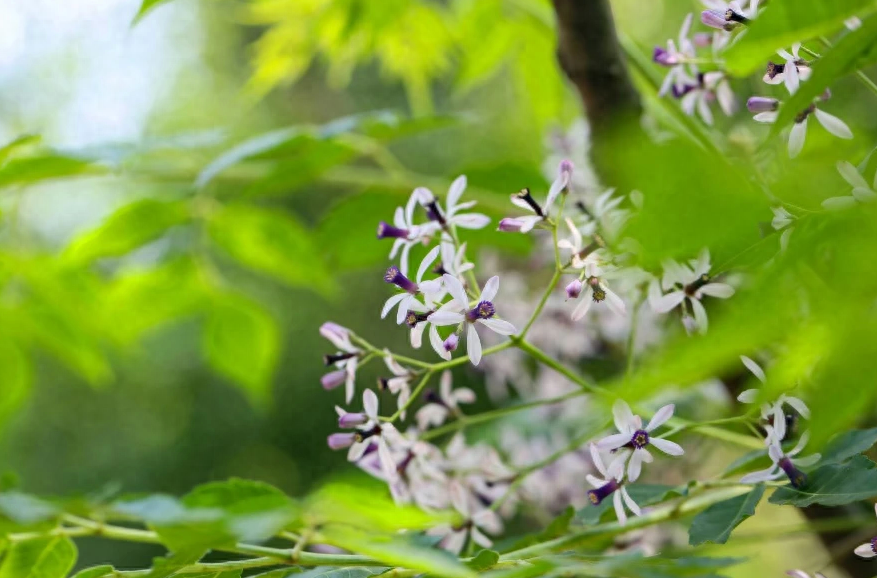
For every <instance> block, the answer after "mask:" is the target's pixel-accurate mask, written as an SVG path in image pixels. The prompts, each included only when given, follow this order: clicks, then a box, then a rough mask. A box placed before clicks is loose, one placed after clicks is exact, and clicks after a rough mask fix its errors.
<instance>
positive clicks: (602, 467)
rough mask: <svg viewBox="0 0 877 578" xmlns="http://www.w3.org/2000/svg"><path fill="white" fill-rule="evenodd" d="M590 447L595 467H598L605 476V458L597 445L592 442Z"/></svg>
mask: <svg viewBox="0 0 877 578" xmlns="http://www.w3.org/2000/svg"><path fill="white" fill-rule="evenodd" d="M588 449H589V450H590V452H591V462H592V463H593V464H594V467H595V468H597V471H598V472H600V473H601V474H602V475H603V476H605V475H606V466H605V465H603V458H602V457H600V451H599V450H598V449H597V445H596V444H593V443H592V444H590V445H589V446H588Z"/></svg>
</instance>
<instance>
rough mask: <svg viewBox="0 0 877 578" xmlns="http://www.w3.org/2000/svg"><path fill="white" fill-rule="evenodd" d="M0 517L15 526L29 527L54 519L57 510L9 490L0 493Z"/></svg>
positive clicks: (47, 504)
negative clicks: (13, 523)
mask: <svg viewBox="0 0 877 578" xmlns="http://www.w3.org/2000/svg"><path fill="white" fill-rule="evenodd" d="M0 516H3V517H4V518H7V519H9V520H11V521H12V522H15V523H16V524H20V525H22V526H29V525H32V524H38V523H40V522H46V521H48V520H52V519H54V518H56V517H57V516H58V509H57V508H56V507H55V506H54V505H52V504H49V503H48V502H44V501H43V500H41V499H39V498H36V497H34V496H31V495H29V494H23V493H21V492H19V491H16V490H10V491H7V492H2V493H0Z"/></svg>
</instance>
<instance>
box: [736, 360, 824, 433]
mask: <svg viewBox="0 0 877 578" xmlns="http://www.w3.org/2000/svg"><path fill="white" fill-rule="evenodd" d="M740 361H742V362H743V365H745V366H746V368H747V369H748V370H749V371H751V372H752V375H754V376H755V377H756V379H758V381H760V382H761V383H766V382H767V376H766V375H765V373H764V369H762V368H761V366H760V365H758V363H756V362H755V360H753V359H752V358H750V357H746V356H745V355H741V356H740ZM758 396H759V390H757V389H747V390H746V391H743V392H741V393H740V395H738V396H737V401H739V402H740V403H755V402H757V401H758ZM786 405H788V406H789V407H791V408H792V409H793V410H795V411H796V412H797V413H798V414H799V415H800V416H801V417H803V418H804V419H810V408H809V407H807V404H806V403H804V400H802V399H800V398H797V397H793V396H791V395H786V394H781V395H780V396H779V397H778V398H777V399H776V401H774V402H773V403H765V404H762V406H761V417H762V419H765V420H768V421H770V422H771V424H772V427H773V430H772V432H773V434H774V435H776V436H777V437H778V439H779V440H780V441H783V440H784V439H785V437H786V409H785V406H786Z"/></svg>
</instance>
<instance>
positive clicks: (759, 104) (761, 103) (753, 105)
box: [746, 96, 780, 113]
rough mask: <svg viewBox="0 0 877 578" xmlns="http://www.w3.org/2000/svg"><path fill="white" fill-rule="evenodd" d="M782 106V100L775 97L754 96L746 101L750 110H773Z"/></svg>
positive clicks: (756, 111)
mask: <svg viewBox="0 0 877 578" xmlns="http://www.w3.org/2000/svg"><path fill="white" fill-rule="evenodd" d="M779 107H780V101H778V100H777V99H775V98H767V97H764V96H753V97H751V98H750V99H749V100H747V101H746V108H747V109H749V112H755V113H758V112H771V111H774V110H777V109H778V108H779Z"/></svg>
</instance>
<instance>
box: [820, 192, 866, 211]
mask: <svg viewBox="0 0 877 578" xmlns="http://www.w3.org/2000/svg"><path fill="white" fill-rule="evenodd" d="M857 203H858V201H856V197H853V196H852V195H850V196H848V197H831V198H830V199H825V200H824V201H822V208H824V209H826V210H829V211H839V210H841V209H848V208H850V207H853V206H855V205H856V204H857Z"/></svg>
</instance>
